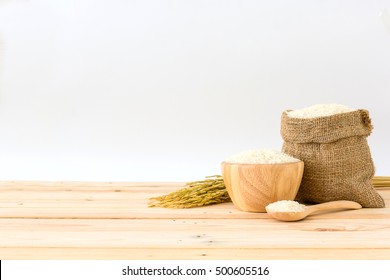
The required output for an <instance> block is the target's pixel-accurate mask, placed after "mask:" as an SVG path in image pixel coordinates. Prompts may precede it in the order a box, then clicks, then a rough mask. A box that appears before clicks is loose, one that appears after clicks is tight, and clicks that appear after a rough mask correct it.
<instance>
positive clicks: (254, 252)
mask: <svg viewBox="0 0 390 280" xmlns="http://www.w3.org/2000/svg"><path fill="white" fill-rule="evenodd" d="M183 186H184V185H183V183H161V184H160V183H89V182H85V183H83V182H69V183H67V182H0V229H1V230H0V259H3V260H4V259H390V209H389V207H388V206H387V208H380V209H361V210H353V211H342V212H332V213H326V214H321V215H314V216H310V217H308V218H307V219H306V220H304V221H301V222H296V223H285V222H280V221H276V220H273V219H271V218H269V216H268V215H267V214H266V213H250V212H242V211H239V210H237V209H236V208H235V207H234V205H233V204H232V203H224V204H219V205H213V206H207V207H200V208H193V209H164V208H148V207H147V201H148V198H149V197H151V196H157V195H161V194H165V193H167V192H171V191H174V190H177V189H178V188H182V187H183ZM377 190H378V192H379V193H380V194H381V195H382V196H383V197H384V199H385V201H386V205H389V201H390V189H389V188H378V189H377Z"/></svg>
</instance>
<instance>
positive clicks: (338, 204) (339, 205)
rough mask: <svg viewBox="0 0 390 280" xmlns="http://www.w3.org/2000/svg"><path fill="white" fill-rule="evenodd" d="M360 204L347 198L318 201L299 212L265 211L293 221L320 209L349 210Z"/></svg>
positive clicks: (274, 216) (275, 216)
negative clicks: (318, 202)
mask: <svg viewBox="0 0 390 280" xmlns="http://www.w3.org/2000/svg"><path fill="white" fill-rule="evenodd" d="M360 208H362V206H361V205H360V204H359V203H357V202H354V201H348V200H338V201H331V202H325V203H320V204H316V205H312V206H306V209H305V210H304V211H301V212H271V211H267V213H268V214H269V215H270V216H271V217H272V218H274V219H276V220H279V221H285V222H293V221H299V220H303V219H304V218H306V217H307V216H309V215H311V214H314V213H317V212H322V211H335V210H350V209H360Z"/></svg>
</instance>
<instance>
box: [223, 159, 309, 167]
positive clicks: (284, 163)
mask: <svg viewBox="0 0 390 280" xmlns="http://www.w3.org/2000/svg"><path fill="white" fill-rule="evenodd" d="M297 163H303V164H304V162H303V160H299V161H294V162H280V163H237V162H226V161H222V162H221V165H224V164H225V165H241V166H242V165H252V166H267V165H291V164H297Z"/></svg>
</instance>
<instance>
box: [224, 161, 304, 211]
mask: <svg viewBox="0 0 390 280" xmlns="http://www.w3.org/2000/svg"><path fill="white" fill-rule="evenodd" d="M221 167H222V175H223V180H224V182H225V185H226V189H227V190H228V193H229V196H230V198H231V199H232V201H233V203H234V205H235V206H236V207H237V208H238V209H240V210H242V211H248V212H266V211H265V207H266V206H267V205H268V204H270V203H272V202H275V201H278V200H293V199H294V198H295V196H296V195H297V192H298V189H299V185H300V183H301V180H302V175H303V168H304V163H303V162H302V161H300V162H294V163H283V164H234V163H226V162H223V163H222V164H221Z"/></svg>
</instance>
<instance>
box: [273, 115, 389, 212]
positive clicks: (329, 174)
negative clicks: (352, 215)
mask: <svg viewBox="0 0 390 280" xmlns="http://www.w3.org/2000/svg"><path fill="white" fill-rule="evenodd" d="M287 112H288V111H286V112H283V115H282V125H281V134H282V137H283V140H284V144H283V152H285V153H287V154H289V155H291V156H293V157H296V158H298V159H300V160H302V161H303V162H304V163H305V170H304V172H303V178H302V183H301V186H300V188H299V191H298V194H297V197H296V199H297V200H298V201H301V202H303V203H322V202H327V201H334V200H352V201H355V202H358V203H360V204H361V205H362V206H363V207H371V208H382V207H385V203H384V201H383V198H382V197H381V196H380V195H379V194H378V193H377V192H376V191H375V189H374V187H373V186H372V184H371V179H372V177H373V176H374V172H375V170H374V164H373V161H372V158H371V153H370V148H369V146H368V143H367V136H368V135H370V133H371V131H372V128H373V127H372V124H371V120H370V117H369V113H368V111H367V110H356V111H352V112H348V113H341V114H335V115H331V116H326V117H316V118H309V119H302V118H291V117H289V116H288V115H287Z"/></svg>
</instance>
